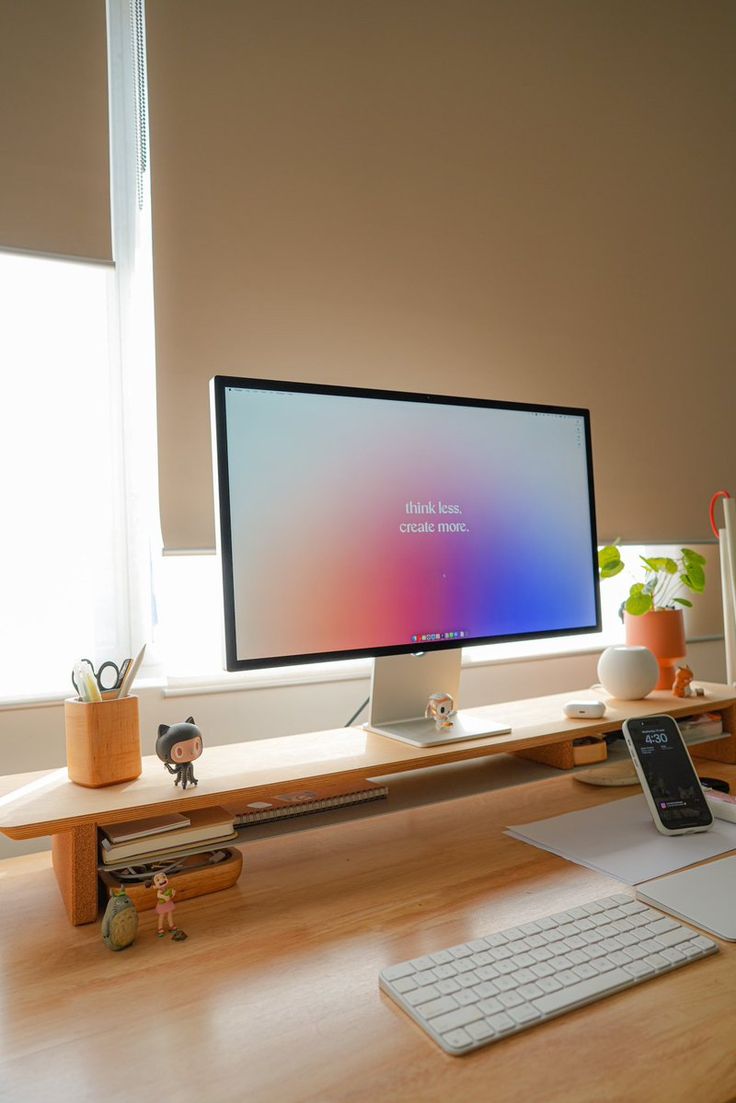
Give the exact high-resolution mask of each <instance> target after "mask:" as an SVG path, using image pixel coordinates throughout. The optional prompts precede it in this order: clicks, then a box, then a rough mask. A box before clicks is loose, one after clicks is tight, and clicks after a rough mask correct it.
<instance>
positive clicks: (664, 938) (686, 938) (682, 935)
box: [646, 923, 713, 946]
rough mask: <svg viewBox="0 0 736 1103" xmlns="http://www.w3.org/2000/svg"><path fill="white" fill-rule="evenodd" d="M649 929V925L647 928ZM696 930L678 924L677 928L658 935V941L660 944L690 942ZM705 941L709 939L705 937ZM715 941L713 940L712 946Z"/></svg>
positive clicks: (672, 944)
mask: <svg viewBox="0 0 736 1103" xmlns="http://www.w3.org/2000/svg"><path fill="white" fill-rule="evenodd" d="M646 930H649V927H647V928H646ZM694 934H695V932H694V931H691V930H689V929H688V928H687V927H681V926H680V925H679V923H678V924H677V930H670V931H664V932H662V933H660V934H658V935H657V942H658V943H659V945H660V946H679V945H680V943H681V942H690V941H691V939H693V936H694ZM704 941H705V942H707V941H708V939H704ZM712 945H713V943H712V942H711V946H712Z"/></svg>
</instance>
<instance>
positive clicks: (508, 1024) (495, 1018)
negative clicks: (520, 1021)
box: [488, 1011, 516, 1034]
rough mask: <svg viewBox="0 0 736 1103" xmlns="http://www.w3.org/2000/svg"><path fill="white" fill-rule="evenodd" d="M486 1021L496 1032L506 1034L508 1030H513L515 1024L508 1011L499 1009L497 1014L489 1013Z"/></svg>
mask: <svg viewBox="0 0 736 1103" xmlns="http://www.w3.org/2000/svg"><path fill="white" fill-rule="evenodd" d="M488 1022H489V1023H490V1025H491V1026H492V1027H493V1029H494V1030H495V1031H496V1033H497V1034H508V1032H509V1030H513V1029H514V1027H515V1026H516V1023H515V1022H514V1020H513V1019H512V1018H511V1016H510V1015H509V1013H508V1011H499V1013H498V1015H491V1017H490V1019H489V1020H488Z"/></svg>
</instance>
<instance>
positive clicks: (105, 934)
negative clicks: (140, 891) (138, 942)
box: [102, 889, 138, 950]
mask: <svg viewBox="0 0 736 1103" xmlns="http://www.w3.org/2000/svg"><path fill="white" fill-rule="evenodd" d="M137 934H138V912H137V911H136V910H135V904H134V903H133V901H132V900H131V899H130V897H129V896H128V894H127V892H126V891H125V889H113V894H112V896H111V897H110V899H109V900H108V902H107V907H106V908H105V914H104V915H103V917H102V941H103V942H104V943H105V945H106V946H107V947H108V948H109V949H110V950H124V949H125V948H126V946H130V945H131V944H132V943H133V942H135V936H136V935H137Z"/></svg>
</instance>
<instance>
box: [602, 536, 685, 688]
mask: <svg viewBox="0 0 736 1103" xmlns="http://www.w3.org/2000/svg"><path fill="white" fill-rule="evenodd" d="M639 559H640V561H641V565H642V570H643V581H637V582H634V583H633V584H632V586H631V588H630V590H629V594H628V597H626V598H625V599H624V601H623V602H622V603H621V608H620V609H619V614H620V616H621V618H622V620H623V621H624V624H625V626H626V642H627V644H629V645H630V646H643V647H648V648H649V650H650V651H652V652H653V653H654V655H655V656H656V658H657V662H658V663H659V672H660V676H659V681H658V682H657V685H656V688H657V689H671V688H672V683H673V682H674V678H675V669H676V666H677V663H678V661H682V660H683V659H684V658H685V655H686V646H685V625H684V621H683V613H682V610H683V607H685V608H690V607H692V602H691V601H690V600H689V598H687V597H684V596H683V595H684V594H685V593H686V592H688V591H689V592H690V593H693V594H701V593H702V592H703V590H704V589H705V559H704V558H703V556H702V555H699V554H698V552H696V551H693V550H692V549H691V548H681V549H680V554H679V556H678V557H677V558H676V559H672V558H670V557H669V556H652V557H648V556H645V555H640V556H639ZM598 568H599V576H600V578H601V581H602V580H603V579H605V578H613V577H614V576H615V575H617V574H620V573H621V571H623V570H624V562H623V560H622V558H621V553H620V550H619V548H618V547H616V545H615V544H609V545H607V546H606V547H605V548H601V550H600V551H599V552H598Z"/></svg>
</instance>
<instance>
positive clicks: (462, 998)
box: [452, 988, 480, 1007]
mask: <svg viewBox="0 0 736 1103" xmlns="http://www.w3.org/2000/svg"><path fill="white" fill-rule="evenodd" d="M452 999H453V1000H455V1001H456V1003H457V1004H458V1005H459V1006H460V1007H469V1006H470V1004H471V1003H477V1002H478V1000H479V999H480V997H479V996H477V995H476V994H475V992H474V991H473V989H472V988H461V989H460V991H459V992H456V993H455V995H454V996H453V997H452Z"/></svg>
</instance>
